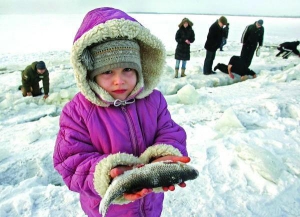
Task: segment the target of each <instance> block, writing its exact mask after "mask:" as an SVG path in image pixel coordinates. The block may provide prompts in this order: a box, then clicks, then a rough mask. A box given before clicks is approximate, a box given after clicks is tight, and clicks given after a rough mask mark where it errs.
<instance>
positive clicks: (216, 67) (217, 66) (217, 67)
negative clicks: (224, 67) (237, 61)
mask: <svg viewBox="0 0 300 217" xmlns="http://www.w3.org/2000/svg"><path fill="white" fill-rule="evenodd" d="M219 65H220V63H218V64H217V65H216V66H215V68H214V71H216V70H217V69H219Z"/></svg>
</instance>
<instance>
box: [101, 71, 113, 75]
mask: <svg viewBox="0 0 300 217" xmlns="http://www.w3.org/2000/svg"><path fill="white" fill-rule="evenodd" d="M101 74H106V75H108V74H111V71H106V72H103V73H101Z"/></svg>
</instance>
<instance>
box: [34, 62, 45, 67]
mask: <svg viewBox="0 0 300 217" xmlns="http://www.w3.org/2000/svg"><path fill="white" fill-rule="evenodd" d="M36 68H37V69H46V64H45V63H44V62H43V61H39V62H38V63H37V64H36Z"/></svg>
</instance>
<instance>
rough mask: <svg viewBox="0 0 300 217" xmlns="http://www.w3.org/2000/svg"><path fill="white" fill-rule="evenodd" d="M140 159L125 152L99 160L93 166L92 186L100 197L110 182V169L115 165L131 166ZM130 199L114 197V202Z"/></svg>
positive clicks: (123, 202) (121, 202) (126, 201)
mask: <svg viewBox="0 0 300 217" xmlns="http://www.w3.org/2000/svg"><path fill="white" fill-rule="evenodd" d="M141 163H142V162H141V160H140V159H139V158H137V157H135V156H133V155H132V154H126V153H117V154H112V155H109V156H108V157H106V158H104V159H103V160H101V161H100V162H99V163H98V164H97V165H96V167H95V173H94V188H95V190H96V192H97V193H98V194H99V195H100V197H101V198H103V197H104V194H105V192H106V190H107V188H108V187H109V185H110V184H111V180H112V178H111V176H110V171H111V169H113V168H114V167H116V166H120V165H124V166H133V165H137V164H141ZM130 202H131V201H128V200H126V199H125V198H124V197H123V196H121V197H119V198H117V199H115V200H114V201H113V203H114V204H125V203H130Z"/></svg>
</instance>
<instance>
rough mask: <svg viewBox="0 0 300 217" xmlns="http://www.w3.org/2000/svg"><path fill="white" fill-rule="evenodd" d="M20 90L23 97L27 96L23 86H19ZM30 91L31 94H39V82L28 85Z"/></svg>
mask: <svg viewBox="0 0 300 217" xmlns="http://www.w3.org/2000/svg"><path fill="white" fill-rule="evenodd" d="M21 91H22V94H23V96H24V97H25V96H27V91H26V90H25V88H24V87H21ZM30 92H31V93H32V96H39V95H41V94H42V92H41V90H40V84H39V83H35V84H32V85H31V87H30Z"/></svg>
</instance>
